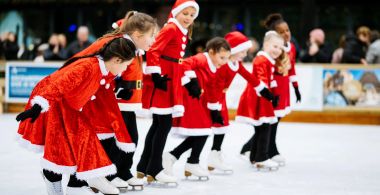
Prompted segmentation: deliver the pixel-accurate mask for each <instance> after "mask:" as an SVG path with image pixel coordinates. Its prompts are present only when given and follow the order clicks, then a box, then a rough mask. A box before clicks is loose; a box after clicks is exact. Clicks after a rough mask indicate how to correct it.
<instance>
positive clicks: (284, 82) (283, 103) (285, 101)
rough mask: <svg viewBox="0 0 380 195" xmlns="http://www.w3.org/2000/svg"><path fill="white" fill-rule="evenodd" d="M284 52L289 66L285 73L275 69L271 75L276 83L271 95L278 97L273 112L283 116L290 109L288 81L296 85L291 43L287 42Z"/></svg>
mask: <svg viewBox="0 0 380 195" xmlns="http://www.w3.org/2000/svg"><path fill="white" fill-rule="evenodd" d="M285 52H287V53H288V55H289V59H290V64H291V68H290V69H289V71H288V73H287V74H286V75H284V74H281V73H279V72H278V71H277V69H276V70H275V71H276V72H275V74H274V77H273V78H274V80H275V81H276V83H277V87H275V88H273V95H275V96H279V97H280V98H279V101H278V106H277V107H276V108H275V109H274V113H275V115H276V116H277V117H284V116H286V115H288V114H289V113H290V111H291V108H290V89H289V82H291V83H292V84H293V86H298V83H297V78H296V70H295V64H296V47H295V46H294V45H293V43H290V42H288V44H287V47H285Z"/></svg>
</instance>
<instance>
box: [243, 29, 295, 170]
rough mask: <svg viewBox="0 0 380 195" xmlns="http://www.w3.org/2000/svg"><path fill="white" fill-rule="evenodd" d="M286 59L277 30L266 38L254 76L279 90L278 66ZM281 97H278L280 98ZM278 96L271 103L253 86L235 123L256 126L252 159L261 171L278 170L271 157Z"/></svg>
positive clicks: (255, 62)
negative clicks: (271, 135)
mask: <svg viewBox="0 0 380 195" xmlns="http://www.w3.org/2000/svg"><path fill="white" fill-rule="evenodd" d="M286 60H288V58H287V54H286V52H285V51H284V39H283V38H282V36H281V35H279V34H278V33H276V32H275V31H269V32H267V33H266V35H265V37H264V43H263V51H260V52H259V53H258V54H257V56H256V58H255V59H254V61H253V75H256V77H257V78H259V79H260V80H261V81H262V82H264V83H265V85H266V86H270V87H271V88H274V87H276V86H277V85H276V81H275V80H274V78H273V75H274V72H275V64H276V63H277V64H283V63H284V62H285V61H286ZM277 97H278V96H277ZM277 97H275V98H274V100H273V101H272V103H271V102H270V101H268V100H267V99H264V98H262V97H259V96H257V94H256V92H255V91H253V90H252V87H251V86H250V84H248V85H247V87H246V89H245V90H244V92H243V94H242V96H241V97H240V102H239V107H238V110H237V116H236V121H238V122H243V123H247V124H250V125H253V126H254V128H255V136H256V139H257V141H256V142H255V144H252V146H251V154H250V160H251V162H252V163H253V164H254V166H255V167H257V168H258V169H261V168H264V169H269V170H275V169H277V168H278V163H276V162H274V161H272V160H271V159H270V158H269V155H268V149H269V148H268V147H269V139H270V133H271V128H270V127H271V125H272V124H274V123H276V122H277V117H276V116H275V113H274V107H276V106H277V104H278V98H277Z"/></svg>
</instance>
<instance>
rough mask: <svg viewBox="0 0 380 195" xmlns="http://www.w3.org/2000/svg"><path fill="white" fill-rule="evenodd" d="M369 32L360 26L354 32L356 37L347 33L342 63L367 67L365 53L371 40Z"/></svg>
mask: <svg viewBox="0 0 380 195" xmlns="http://www.w3.org/2000/svg"><path fill="white" fill-rule="evenodd" d="M370 33H371V31H370V29H369V28H368V27H366V26H361V27H359V28H358V30H357V31H356V36H355V35H354V34H353V33H351V32H349V33H348V34H347V35H346V45H345V47H344V52H343V58H342V63H351V64H352V63H354V64H359V63H360V64H364V65H367V61H366V59H365V58H366V52H367V49H368V46H369V43H370V40H371V34H370Z"/></svg>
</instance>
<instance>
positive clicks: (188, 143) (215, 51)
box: [163, 37, 230, 180]
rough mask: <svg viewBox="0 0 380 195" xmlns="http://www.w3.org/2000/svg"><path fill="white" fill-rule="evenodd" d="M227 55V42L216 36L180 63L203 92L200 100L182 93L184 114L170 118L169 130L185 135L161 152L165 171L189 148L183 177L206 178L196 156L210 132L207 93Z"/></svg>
mask: <svg viewBox="0 0 380 195" xmlns="http://www.w3.org/2000/svg"><path fill="white" fill-rule="evenodd" d="M229 56H230V46H229V44H228V43H227V41H226V40H225V39H223V38H221V37H216V38H213V39H211V40H210V41H209V42H208V43H207V44H206V52H205V53H200V54H197V55H195V56H192V57H190V58H187V59H185V60H184V62H183V63H184V65H185V66H188V67H189V69H191V70H193V71H195V75H196V78H197V79H198V81H199V84H200V87H201V88H202V90H203V93H202V95H201V96H200V99H198V98H194V97H192V96H191V95H189V94H187V93H184V94H183V100H184V106H185V113H184V116H183V117H180V118H175V119H174V120H173V127H172V133H173V134H174V135H177V136H181V137H186V138H185V140H184V141H183V142H182V143H181V144H180V145H178V146H177V147H176V148H174V149H173V150H172V151H170V152H169V153H165V154H164V156H163V167H164V169H165V172H166V173H168V174H170V175H173V171H172V167H173V164H174V163H175V162H176V161H177V160H178V159H179V158H180V156H181V155H182V154H183V153H184V152H186V151H187V150H189V149H191V155H190V157H189V158H188V159H187V163H186V165H185V176H186V177H188V176H191V175H194V176H196V177H198V178H199V179H200V180H208V175H209V173H208V170H207V169H204V168H202V167H201V166H200V164H199V156H200V154H201V152H202V149H203V147H204V145H205V143H206V141H207V137H208V135H210V134H211V133H212V130H211V125H212V121H211V118H210V110H209V109H208V108H207V102H208V101H209V100H208V99H209V97H210V96H211V94H209V93H210V91H212V90H211V89H212V88H213V87H214V86H213V84H214V80H215V76H216V74H215V73H216V70H217V68H219V67H220V66H221V65H223V64H225V63H227V61H228V58H229ZM192 79H193V78H192Z"/></svg>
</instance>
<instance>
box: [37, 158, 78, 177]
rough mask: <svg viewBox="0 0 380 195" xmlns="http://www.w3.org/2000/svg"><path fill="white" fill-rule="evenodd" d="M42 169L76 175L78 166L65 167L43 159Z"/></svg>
mask: <svg viewBox="0 0 380 195" xmlns="http://www.w3.org/2000/svg"><path fill="white" fill-rule="evenodd" d="M41 167H42V168H43V169H46V170H49V171H52V172H54V173H58V174H71V175H72V174H74V173H75V171H76V170H77V166H65V165H57V164H55V163H53V162H51V161H49V160H46V159H45V158H42V159H41Z"/></svg>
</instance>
